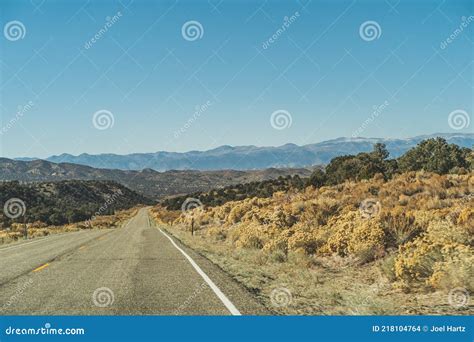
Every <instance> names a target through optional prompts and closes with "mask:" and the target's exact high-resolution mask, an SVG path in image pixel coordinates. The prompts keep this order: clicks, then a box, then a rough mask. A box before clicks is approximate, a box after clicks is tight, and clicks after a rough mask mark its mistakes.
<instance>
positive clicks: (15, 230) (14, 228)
mask: <svg viewBox="0 0 474 342" xmlns="http://www.w3.org/2000/svg"><path fill="white" fill-rule="evenodd" d="M137 211H138V207H137V208H131V209H126V210H119V211H116V212H115V213H114V214H111V215H102V216H97V217H94V219H92V220H87V221H80V222H75V223H67V224H64V225H48V224H47V223H44V222H41V221H35V222H31V223H12V224H11V225H10V226H8V227H6V228H4V229H2V230H0V244H5V243H10V242H14V241H18V240H21V239H25V238H26V237H28V238H29V239H32V238H37V237H43V236H48V235H52V234H59V233H67V232H75V231H79V230H84V229H112V228H118V227H120V226H121V225H123V224H124V223H125V222H126V221H128V220H129V219H130V218H131V217H133V216H135V215H136V213H137Z"/></svg>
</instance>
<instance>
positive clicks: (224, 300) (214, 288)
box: [158, 228, 242, 316]
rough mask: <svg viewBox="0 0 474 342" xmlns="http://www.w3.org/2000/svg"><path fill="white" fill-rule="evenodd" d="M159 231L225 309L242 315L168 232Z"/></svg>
mask: <svg viewBox="0 0 474 342" xmlns="http://www.w3.org/2000/svg"><path fill="white" fill-rule="evenodd" d="M158 229H159V231H160V232H161V234H163V235H164V236H166V237H167V238H168V239H169V240H170V241H171V243H172V244H173V246H175V247H176V249H177V250H178V251H180V252H181V253H182V254H183V255H184V257H185V258H186V259H188V261H189V263H190V264H191V265H192V266H193V267H194V269H195V270H196V272H197V273H199V275H200V276H201V277H202V278H203V279H204V281H205V282H206V283H207V284H208V285H209V287H210V288H211V290H212V291H214V293H215V294H216V296H217V297H218V298H219V299H220V300H221V302H222V303H223V304H224V305H225V307H226V308H227V310H229V311H230V313H231V314H232V315H234V316H240V315H242V314H241V313H240V311H239V310H238V309H237V308H236V307H235V305H234V304H232V302H231V301H230V300H229V298H227V297H226V295H225V294H224V293H222V291H221V290H220V289H219V288H218V287H217V285H216V284H214V282H213V281H212V280H211V278H209V277H208V275H207V274H206V273H204V271H203V270H202V269H201V267H199V265H198V264H196V262H195V261H194V260H193V259H192V258H191V257H190V256H189V255H187V254H186V252H185V251H183V250H182V249H181V248H180V247H179V246H178V245H177V244H176V243H175V242H174V240H173V239H172V238H171V237H169V236H168V234H166V233H165V232H164V231H163V230H161V228H158Z"/></svg>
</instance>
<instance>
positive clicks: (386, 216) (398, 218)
mask: <svg viewBox="0 0 474 342" xmlns="http://www.w3.org/2000/svg"><path fill="white" fill-rule="evenodd" d="M380 225H381V227H382V229H383V231H384V232H385V245H386V247H387V248H390V247H398V246H400V245H402V244H404V243H405V242H408V241H410V240H413V239H414V238H415V237H416V236H418V235H419V234H420V233H421V232H422V228H421V227H420V226H419V225H418V224H417V223H416V222H415V217H414V216H412V215H406V214H405V213H391V212H389V213H383V214H382V215H381V217H380Z"/></svg>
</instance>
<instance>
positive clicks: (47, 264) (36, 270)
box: [33, 262, 49, 272]
mask: <svg viewBox="0 0 474 342" xmlns="http://www.w3.org/2000/svg"><path fill="white" fill-rule="evenodd" d="M48 266H49V262H48V263H46V264H44V265H41V266H40V267H37V268H35V269H34V270H33V272H38V271H41V270H42V269H44V268H46V267H48Z"/></svg>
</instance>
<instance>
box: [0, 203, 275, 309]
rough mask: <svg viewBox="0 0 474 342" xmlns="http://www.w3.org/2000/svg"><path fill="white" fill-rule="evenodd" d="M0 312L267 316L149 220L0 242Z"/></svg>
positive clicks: (145, 216)
mask: <svg viewBox="0 0 474 342" xmlns="http://www.w3.org/2000/svg"><path fill="white" fill-rule="evenodd" d="M0 314H2V315H20V314H21V315H239V314H242V315H259V314H268V312H267V311H266V310H265V308H264V307H263V306H262V305H261V304H260V303H259V302H258V301H256V300H255V299H254V297H253V296H252V295H251V294H250V293H249V292H248V291H247V290H245V289H244V288H243V287H242V286H241V285H240V284H238V283H237V282H235V281H234V280H233V279H232V278H231V277H230V276H228V275H227V274H226V273H225V272H223V271H222V270H220V269H219V268H218V267H217V266H215V265H213V264H212V263H211V262H210V261H208V260H207V259H205V258H203V257H201V256H200V255H198V254H197V253H195V252H193V251H192V250H189V249H188V248H186V247H184V246H182V245H181V244H180V243H179V242H178V241H176V240H174V239H173V238H172V237H170V236H169V235H167V234H166V233H165V232H164V231H162V230H161V229H160V228H159V227H156V226H155V225H154V224H152V222H151V220H150V218H149V216H148V211H147V209H141V210H140V211H139V212H138V214H137V215H136V216H135V217H133V218H132V219H131V220H130V221H129V222H128V223H127V224H126V225H125V226H124V227H121V228H118V229H114V230H91V231H81V232H75V233H65V234H61V235H55V236H50V237H46V238H41V239H37V240H36V239H34V240H30V241H27V242H23V243H17V244H14V245H8V246H5V247H2V248H0Z"/></svg>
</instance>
